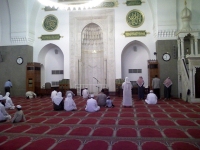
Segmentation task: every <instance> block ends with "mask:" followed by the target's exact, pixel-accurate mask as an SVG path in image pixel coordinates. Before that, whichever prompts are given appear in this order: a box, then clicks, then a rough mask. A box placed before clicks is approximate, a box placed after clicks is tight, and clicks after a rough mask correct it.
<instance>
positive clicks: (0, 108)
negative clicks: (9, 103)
mask: <svg viewBox="0 0 200 150" xmlns="http://www.w3.org/2000/svg"><path fill="white" fill-rule="evenodd" d="M3 103H5V98H3V96H2V95H0V121H6V120H8V119H11V116H10V115H9V114H8V113H7V112H6V110H5V107H4V104H3Z"/></svg>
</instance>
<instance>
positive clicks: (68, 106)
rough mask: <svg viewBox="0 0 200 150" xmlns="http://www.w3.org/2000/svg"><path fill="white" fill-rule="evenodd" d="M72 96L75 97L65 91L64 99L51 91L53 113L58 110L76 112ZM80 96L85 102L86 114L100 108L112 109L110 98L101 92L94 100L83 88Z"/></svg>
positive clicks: (59, 94)
mask: <svg viewBox="0 0 200 150" xmlns="http://www.w3.org/2000/svg"><path fill="white" fill-rule="evenodd" d="M74 96H75V94H74V93H73V92H72V91H70V90H68V91H66V95H65V98H63V97H62V93H61V92H57V91H56V90H54V91H52V93H51V99H52V102H53V109H54V110H55V111H58V110H66V111H72V110H77V107H76V104H75V102H74V100H73V97H74ZM82 96H83V99H85V100H87V101H86V107H85V110H86V111H88V112H95V111H98V110H99V109H100V107H114V105H113V104H112V100H111V99H110V97H109V96H108V97H107V96H106V95H105V94H104V93H103V91H102V92H100V93H99V94H98V95H97V96H96V99H94V95H93V94H89V91H88V89H87V88H85V89H84V90H83V91H82Z"/></svg>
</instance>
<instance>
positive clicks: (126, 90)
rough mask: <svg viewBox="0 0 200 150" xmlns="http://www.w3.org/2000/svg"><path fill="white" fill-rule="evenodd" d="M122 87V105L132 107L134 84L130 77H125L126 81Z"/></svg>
mask: <svg viewBox="0 0 200 150" xmlns="http://www.w3.org/2000/svg"><path fill="white" fill-rule="evenodd" d="M122 89H123V102H122V105H123V106H124V107H132V104H133V102H132V84H131V82H130V81H129V78H128V77H126V78H125V82H124V83H122Z"/></svg>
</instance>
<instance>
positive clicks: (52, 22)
mask: <svg viewBox="0 0 200 150" xmlns="http://www.w3.org/2000/svg"><path fill="white" fill-rule="evenodd" d="M57 26H58V19H57V18H56V16H54V15H48V16H46V17H45V19H44V21H43V28H44V29H45V30H46V31H48V32H52V31H54V30H55V29H56V28H57Z"/></svg>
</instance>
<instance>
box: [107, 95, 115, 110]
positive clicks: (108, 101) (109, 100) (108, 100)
mask: <svg viewBox="0 0 200 150" xmlns="http://www.w3.org/2000/svg"><path fill="white" fill-rule="evenodd" d="M105 107H108V108H113V107H115V105H113V102H112V100H111V99H110V96H108V97H107V100H106V106H105Z"/></svg>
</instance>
